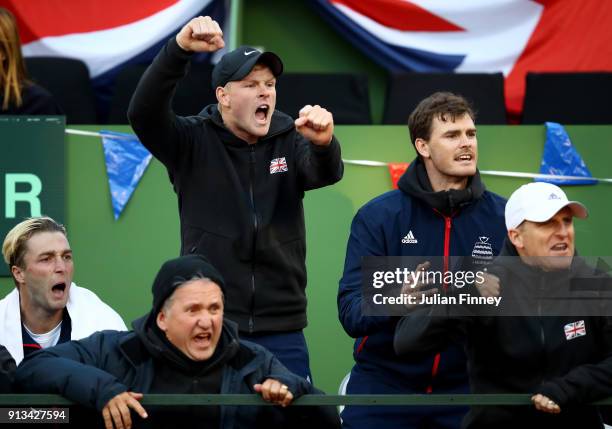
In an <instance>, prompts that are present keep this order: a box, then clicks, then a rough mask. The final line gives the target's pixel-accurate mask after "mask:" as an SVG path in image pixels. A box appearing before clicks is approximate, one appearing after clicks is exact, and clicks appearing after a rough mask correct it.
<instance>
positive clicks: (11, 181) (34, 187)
mask: <svg viewBox="0 0 612 429" xmlns="http://www.w3.org/2000/svg"><path fill="white" fill-rule="evenodd" d="M18 183H28V184H29V185H30V190H29V191H27V192H17V184H18ZM4 189H5V193H4V195H5V202H6V204H5V206H4V207H5V209H4V216H5V217H6V218H7V219H13V218H15V212H16V210H15V208H16V205H17V202H26V203H29V204H30V216H40V215H41V210H40V199H39V198H38V196H39V195H40V192H41V191H42V182H41V181H40V179H39V178H38V176H36V175H35V174H28V173H12V174H7V175H6V183H5V188H4Z"/></svg>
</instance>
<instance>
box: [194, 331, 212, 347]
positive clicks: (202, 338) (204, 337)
mask: <svg viewBox="0 0 612 429" xmlns="http://www.w3.org/2000/svg"><path fill="white" fill-rule="evenodd" d="M210 338H211V334H209V333H204V332H203V333H201V334H198V335H196V336H195V337H193V340H194V341H195V342H196V344H202V345H205V344H206V343H208V342H209V341H210Z"/></svg>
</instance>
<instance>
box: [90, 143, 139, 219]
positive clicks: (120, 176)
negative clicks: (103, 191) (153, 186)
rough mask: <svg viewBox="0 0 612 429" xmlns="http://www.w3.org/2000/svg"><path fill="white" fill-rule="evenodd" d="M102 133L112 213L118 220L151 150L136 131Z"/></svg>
mask: <svg viewBox="0 0 612 429" xmlns="http://www.w3.org/2000/svg"><path fill="white" fill-rule="evenodd" d="M100 134H101V135H102V145H103V146H104V160H105V162H106V174H107V175H108V184H109V187H110V192H111V200H112V203H113V214H114V216H115V220H117V219H119V216H120V215H121V212H122V211H123V209H124V208H125V206H126V205H127V203H128V201H129V200H130V197H131V196H132V194H133V193H134V190H135V189H136V186H138V182H139V181H140V178H141V177H142V175H143V174H144V172H145V170H146V169H147V166H148V165H149V162H150V161H151V153H150V152H149V151H148V150H147V149H145V147H144V146H143V145H142V144H141V143H140V141H139V140H138V137H136V136H135V135H133V134H126V133H118V132H114V131H100Z"/></svg>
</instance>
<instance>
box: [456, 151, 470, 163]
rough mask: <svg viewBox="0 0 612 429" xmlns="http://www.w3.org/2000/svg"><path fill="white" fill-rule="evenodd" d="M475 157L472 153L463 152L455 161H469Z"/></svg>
mask: <svg viewBox="0 0 612 429" xmlns="http://www.w3.org/2000/svg"><path fill="white" fill-rule="evenodd" d="M473 159H474V156H473V155H472V154H471V153H463V154H461V155H459V156H458V157H456V158H455V161H462V162H469V161H472V160H473Z"/></svg>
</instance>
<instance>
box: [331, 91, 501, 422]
mask: <svg viewBox="0 0 612 429" xmlns="http://www.w3.org/2000/svg"><path fill="white" fill-rule="evenodd" d="M408 127H409V130H410V138H411V140H412V143H413V145H414V147H415V149H416V152H417V158H416V159H415V160H414V161H413V162H412V163H411V164H410V166H409V167H408V169H407V171H406V172H405V173H404V175H403V176H402V177H401V178H400V180H399V183H398V187H399V190H395V191H391V192H388V193H385V194H383V195H381V196H379V197H376V198H375V199H373V200H372V201H370V202H368V203H367V204H365V205H364V206H363V207H362V208H361V209H359V211H358V212H357V214H356V215H355V218H354V219H353V222H352V225H351V232H350V236H349V239H348V244H347V251H346V261H345V265H344V274H343V276H342V278H341V280H340V286H339V291H338V312H339V317H340V321H341V323H342V326H343V327H344V329H345V331H346V332H347V333H348V334H349V335H350V336H351V337H353V338H355V348H354V354H353V356H354V359H355V365H354V366H353V368H352V370H351V372H350V376H349V379H348V383H346V385H345V386H346V390H345V392H346V393H350V394H372V393H385V394H409V393H420V394H423V393H466V392H467V391H468V380H467V369H466V358H465V354H464V352H463V350H462V349H461V348H460V347H459V346H454V345H450V346H448V347H444V348H440V349H437V350H431V351H429V352H427V353H413V354H412V355H410V356H404V357H402V358H400V357H398V356H397V355H396V354H395V352H394V350H393V335H394V331H395V325H396V323H397V321H398V320H399V317H396V316H392V315H388V316H372V315H367V314H364V312H363V309H362V304H364V300H363V295H362V288H361V284H362V268H363V266H362V258H363V257H366V256H410V257H414V259H418V258H420V257H422V260H420V261H418V263H419V266H420V268H425V267H426V266H428V267H429V266H430V264H435V261H431V260H429V259H430V257H431V256H440V257H441V258H440V262H439V263H440V264H441V265H442V266H440V267H434V266H433V265H431V268H432V269H439V270H443V271H447V270H453V269H456V267H453V266H451V265H450V257H451V256H470V255H474V257H475V258H476V259H478V262H480V263H482V264H486V263H488V262H490V261H491V260H492V259H493V256H495V255H497V254H498V253H499V250H500V249H501V246H502V243H503V238H504V235H505V228H504V218H503V210H504V203H505V201H504V199H503V198H501V197H500V196H498V195H495V194H493V193H491V192H489V191H487V190H486V189H485V187H484V184H483V183H482V181H481V179H480V175H479V173H478V170H477V168H476V162H477V159H478V147H477V138H476V127H475V125H474V113H473V111H472V109H471V107H470V105H469V104H468V102H467V101H466V100H465V99H464V98H462V97H460V96H457V95H454V94H451V93H435V94H432V95H431V96H429V97H427V98H426V99H424V100H423V101H421V103H419V105H418V106H417V107H416V108H415V110H414V111H413V112H412V114H411V115H410V118H409V121H408ZM408 268H412V269H414V268H415V267H408ZM465 412H466V409H464V408H461V407H433V406H432V407H421V408H414V407H356V406H349V407H346V408H345V409H344V411H343V412H342V421H343V425H344V427H346V428H373V427H379V428H394V429H395V428H422V427H436V428H456V427H458V426H459V425H460V422H461V418H462V417H463V415H464V414H465Z"/></svg>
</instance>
